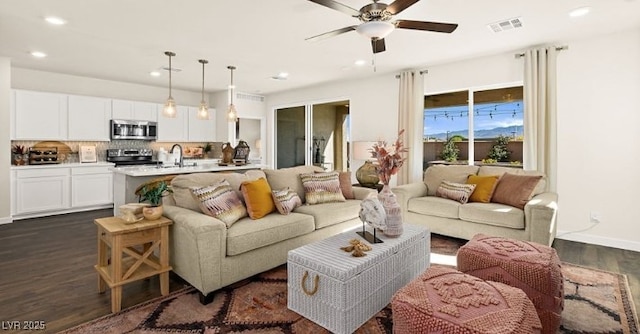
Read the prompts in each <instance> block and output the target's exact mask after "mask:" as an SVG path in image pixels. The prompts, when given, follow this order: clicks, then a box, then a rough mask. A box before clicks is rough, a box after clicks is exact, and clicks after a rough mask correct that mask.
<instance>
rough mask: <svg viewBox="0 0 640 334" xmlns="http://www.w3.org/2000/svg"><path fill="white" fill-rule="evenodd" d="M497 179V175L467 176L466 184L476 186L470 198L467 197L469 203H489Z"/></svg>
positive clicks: (498, 177)
mask: <svg viewBox="0 0 640 334" xmlns="http://www.w3.org/2000/svg"><path fill="white" fill-rule="evenodd" d="M498 179H500V176H499V175H487V176H478V175H469V177H468V178H467V184H475V185H476V189H475V190H473V193H472V194H471V197H469V202H481V203H489V202H491V196H493V192H494V191H495V190H496V185H497V184H498Z"/></svg>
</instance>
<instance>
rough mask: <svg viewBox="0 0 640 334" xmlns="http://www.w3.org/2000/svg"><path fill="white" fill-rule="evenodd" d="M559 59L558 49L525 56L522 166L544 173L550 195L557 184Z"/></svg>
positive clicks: (539, 49) (541, 49)
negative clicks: (557, 63)
mask: <svg viewBox="0 0 640 334" xmlns="http://www.w3.org/2000/svg"><path fill="white" fill-rule="evenodd" d="M556 58H557V51H556V48H555V47H545V48H537V49H531V50H527V51H526V52H525V54H524V152H523V165H524V169H526V170H538V171H541V172H543V173H545V174H546V175H547V184H548V187H549V190H550V191H556V184H557V138H558V137H557V107H556V101H557V94H556Z"/></svg>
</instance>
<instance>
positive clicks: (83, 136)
mask: <svg viewBox="0 0 640 334" xmlns="http://www.w3.org/2000/svg"><path fill="white" fill-rule="evenodd" d="M68 117H69V136H68V138H69V140H90V141H109V120H110V119H111V99H106V98H101V97H92V96H77V95H70V96H69V116H68Z"/></svg>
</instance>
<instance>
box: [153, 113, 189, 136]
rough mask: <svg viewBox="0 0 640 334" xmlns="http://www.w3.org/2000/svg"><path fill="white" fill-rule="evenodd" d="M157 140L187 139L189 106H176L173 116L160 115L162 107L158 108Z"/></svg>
mask: <svg viewBox="0 0 640 334" xmlns="http://www.w3.org/2000/svg"><path fill="white" fill-rule="evenodd" d="M158 110H159V111H158V114H159V117H158V139H157V141H159V142H186V141H189V107H186V106H178V110H177V113H176V117H175V118H168V117H164V116H162V115H161V114H162V108H159V109H158Z"/></svg>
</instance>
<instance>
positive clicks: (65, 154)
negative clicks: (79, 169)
mask: <svg viewBox="0 0 640 334" xmlns="http://www.w3.org/2000/svg"><path fill="white" fill-rule="evenodd" d="M50 147H55V148H56V149H57V151H58V161H56V162H57V163H61V162H64V161H65V160H67V159H68V158H69V155H70V154H71V153H73V151H71V148H70V147H69V146H68V145H67V144H65V143H62V142H59V141H41V142H37V143H36V144H35V145H33V146H32V147H31V148H32V149H36V150H46V149H47V148H50Z"/></svg>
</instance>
